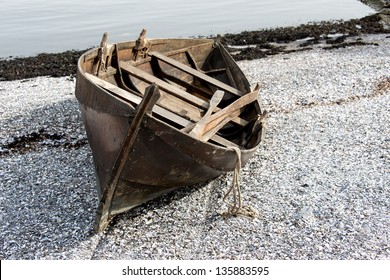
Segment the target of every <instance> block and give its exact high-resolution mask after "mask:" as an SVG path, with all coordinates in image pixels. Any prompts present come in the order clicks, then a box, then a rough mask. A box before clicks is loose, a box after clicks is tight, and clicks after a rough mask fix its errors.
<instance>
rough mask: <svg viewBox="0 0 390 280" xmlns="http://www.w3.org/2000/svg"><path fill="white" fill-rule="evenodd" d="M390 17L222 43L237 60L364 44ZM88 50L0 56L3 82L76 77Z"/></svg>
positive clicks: (244, 35) (247, 34)
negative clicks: (79, 63)
mask: <svg viewBox="0 0 390 280" xmlns="http://www.w3.org/2000/svg"><path fill="white" fill-rule="evenodd" d="M388 18H389V16H387V15H383V14H379V13H376V14H373V15H369V16H366V17H363V18H361V19H351V20H348V21H342V20H340V21H324V22H314V23H307V24H301V25H298V26H292V27H278V28H272V29H260V30H256V31H242V32H240V33H227V34H224V35H223V36H222V43H223V44H224V45H225V46H226V47H227V49H228V50H229V51H230V52H231V54H232V56H233V58H234V59H235V60H236V61H240V60H252V59H258V58H264V57H267V56H270V55H275V54H280V53H289V52H296V51H304V50H310V49H313V48H316V47H321V48H343V47H346V46H350V45H364V44H365V42H364V40H362V39H361V38H359V36H362V35H366V34H390V26H389V24H387V23H386V21H387V20H388ZM388 22H390V20H389V21H388ZM97 40H98V38H97ZM88 49H90V48H87V49H82V50H68V51H65V52H61V53H40V54H37V55H36V56H30V57H11V58H0V81H12V80H19V79H28V78H33V77H38V76H50V77H64V76H75V75H76V72H77V60H78V58H79V57H80V56H81V55H82V54H83V53H84V52H86V51H87V50H88Z"/></svg>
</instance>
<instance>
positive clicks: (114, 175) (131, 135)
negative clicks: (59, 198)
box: [95, 84, 160, 231]
mask: <svg viewBox="0 0 390 280" xmlns="http://www.w3.org/2000/svg"><path fill="white" fill-rule="evenodd" d="M159 98H160V92H159V90H158V87H157V86H156V85H155V84H152V85H151V86H149V87H148V88H147V89H146V91H145V95H144V97H143V98H142V100H141V102H140V103H139V104H138V106H137V108H136V111H135V115H134V119H133V122H132V123H131V125H130V126H129V129H128V130H127V133H126V136H125V138H124V141H123V143H122V148H121V149H120V150H119V154H118V156H117V159H116V161H115V163H114V166H113V167H112V171H111V173H110V177H109V180H108V183H107V188H106V189H105V191H104V192H103V195H102V198H101V200H100V204H99V211H98V215H97V217H96V225H95V226H96V229H97V231H102V230H103V229H104V228H106V227H107V225H108V223H109V222H110V219H111V217H110V214H109V213H110V207H111V203H112V198H113V195H114V192H115V189H116V187H117V185H118V180H119V177H120V175H121V173H122V170H123V168H124V166H125V164H126V161H127V158H128V157H129V154H130V152H131V149H132V147H133V145H134V143H135V140H136V138H137V135H138V130H139V127H140V126H141V122H142V119H143V118H144V116H145V115H146V114H147V113H149V112H151V111H152V108H153V106H154V105H155V104H156V102H157V100H158V99H159Z"/></svg>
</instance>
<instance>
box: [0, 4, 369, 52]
mask: <svg viewBox="0 0 390 280" xmlns="http://www.w3.org/2000/svg"><path fill="white" fill-rule="evenodd" d="M0 1H1V2H0V39H1V43H0V57H8V56H29V55H34V54H37V53H40V52H61V51H65V50H69V49H84V48H88V47H91V46H95V45H97V44H99V42H100V40H101V36H102V34H103V32H105V31H107V32H108V33H109V41H111V42H115V41H125V40H129V39H135V38H137V37H138V35H139V33H140V31H141V29H142V28H144V27H145V28H147V29H148V37H150V38H152V37H153V38H156V37H189V36H198V35H201V36H208V35H216V34H218V33H220V34H225V33H228V32H240V31H243V30H257V29H261V28H270V27H277V26H287V25H298V24H301V23H307V22H310V21H321V20H338V19H344V20H346V19H350V18H360V17H363V16H366V15H368V14H370V13H373V11H374V10H372V9H371V8H369V7H368V6H366V5H364V4H362V3H361V2H360V1H358V0H296V1H291V0H249V1H248V0H247V1H243V0H197V1H190V2H189V1H187V2H186V1H184V0H163V1H157V0H143V1H142V0H141V1H134V0H110V1H108V0H82V1H80V0H77V1H76V0H51V1H45V0H0ZM292 2H293V4H292Z"/></svg>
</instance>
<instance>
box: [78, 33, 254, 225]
mask: <svg viewBox="0 0 390 280" xmlns="http://www.w3.org/2000/svg"><path fill="white" fill-rule="evenodd" d="M151 42H152V46H153V47H152V48H153V50H154V51H155V50H157V51H158V52H159V53H163V54H169V53H170V54H172V53H174V51H175V50H178V49H190V52H185V53H184V54H183V53H180V52H179V53H178V54H173V55H170V57H172V58H175V59H176V60H179V61H181V62H183V63H186V64H188V65H190V64H191V62H193V61H195V62H196V64H197V65H200V67H202V68H205V67H206V64H207V68H208V69H207V70H208V71H210V70H212V69H209V68H210V67H216V66H213V65H212V64H221V63H222V64H223V66H224V67H225V68H227V69H228V70H229V73H230V74H229V75H231V76H233V77H234V78H233V79H234V80H236V82H235V81H233V82H228V83H233V84H234V86H235V87H236V88H238V90H240V91H242V92H244V93H246V92H250V87H249V83H248V82H247V80H246V78H245V76H244V75H243V74H242V72H241V71H240V70H239V68H238V67H237V65H236V64H235V63H234V61H233V60H232V59H231V58H230V56H228V55H227V53H225V52H226V51H225V50H224V49H222V50H221V48H222V47H218V50H217V49H216V48H215V47H213V46H212V45H213V43H214V42H213V41H212V40H206V39H204V40H200V39H199V40H197V39H194V40H191V39H182V40H180V39H172V40H151ZM134 46H135V42H125V43H119V44H116V45H114V46H110V48H109V49H108V50H107V51H108V52H111V56H108V58H107V60H106V61H107V62H108V64H109V65H110V68H109V69H107V71H105V72H101V73H99V74H96V73H94V71H96V64H97V63H98V61H99V58H98V53H99V52H98V51H97V50H96V49H95V50H91V51H89V52H88V53H86V54H84V55H83V56H82V57H81V58H80V60H79V65H78V75H77V85H76V97H77V99H78V100H79V102H80V105H81V106H80V108H81V112H82V117H83V121H84V124H85V128H86V131H87V136H88V141H89V144H90V147H91V150H92V153H93V160H94V165H95V170H96V178H97V186H98V193H99V199H100V200H101V205H100V206H99V208H100V209H99V210H98V213H99V214H98V221H97V224H98V227H97V229H98V230H99V231H100V230H103V229H104V228H105V226H107V224H108V222H109V220H110V219H111V218H112V217H113V216H114V215H116V214H118V213H120V212H123V211H126V210H128V209H131V208H133V207H135V206H137V205H140V204H142V203H144V202H146V201H148V200H150V199H153V198H155V197H157V196H160V195H162V194H164V193H166V192H169V191H171V190H174V189H177V188H179V187H183V186H188V185H194V184H198V183H201V182H205V181H207V180H210V179H213V178H215V177H217V176H219V175H221V174H223V173H225V172H228V171H232V170H234V168H235V166H236V162H237V154H236V151H234V150H233V149H231V148H230V147H227V146H223V145H221V143H218V141H216V142H215V141H214V140H213V139H217V138H215V137H219V139H221V138H222V137H221V136H218V135H216V136H215V137H214V138H211V139H210V140H208V141H207V142H206V141H199V139H196V138H194V137H192V136H190V135H189V134H188V133H186V132H185V131H183V127H180V124H177V123H171V122H170V120H167V119H164V117H161V116H160V117H159V116H158V115H157V114H154V111H153V113H150V112H149V114H145V115H144V117H142V121H141V122H140V123H139V127H138V128H137V129H136V133H133V135H132V136H133V138H134V139H133V141H132V142H131V143H132V144H131V147H129V152H128V154H126V159H125V162H124V163H123V165H122V166H121V167H120V171H119V172H118V171H117V170H113V169H115V166H119V165H118V157H119V155H120V153H121V151H122V150H123V148H124V147H123V146H124V141H125V138H126V137H127V136H126V134H127V133H128V130H129V129H130V126H131V125H132V123H133V118H134V117H135V115H136V109H135V108H136V107H137V106H136V104H132V103H131V102H129V101H128V100H123V99H122V98H121V97H120V96H117V95H115V93H113V92H110V91H109V90H106V89H104V88H102V87H101V86H99V85H97V84H96V83H95V82H94V81H92V80H91V79H90V76H88V74H87V73H89V74H93V75H95V76H98V77H100V78H101V79H102V80H104V81H107V82H109V83H110V84H112V85H114V86H118V87H122V88H123V87H125V88H126V89H127V90H129V91H134V93H136V94H141V97H142V93H143V91H144V90H145V89H146V88H147V86H148V83H147V82H145V80H140V79H138V78H136V77H133V76H132V75H131V74H128V73H124V70H123V69H122V71H120V69H121V67H120V64H121V63H130V62H131V61H132V60H133V59H134V57H133V56H134V52H132V51H131V50H132V49H133V48H134ZM214 51H218V54H212V52H214ZM187 53H190V54H191V56H192V58H191V59H190V61H189V62H188V60H187V59H183V56H186V54H187ZM213 55H214V56H220V58H217V59H215V60H216V61H215V62H213V61H211V60H213V59H214V58H210V57H212V56H213ZM221 56H222V57H221ZM210 59H211V60H210ZM219 59H221V60H222V61H219ZM131 63H132V64H133V65H136V67H137V68H140V69H142V70H143V71H145V72H147V73H154V72H155V70H154V69H152V68H153V67H155V66H153V65H152V62H151V59H150V58H148V57H146V58H144V59H142V58H141V59H139V60H138V62H137V63H133V62H131ZM158 66H159V67H161V68H164V69H163V71H164V72H163V73H169V74H170V75H172V76H176V77H177V76H178V74H177V72H178V71H177V70H176V69H173V68H172V67H170V66H169V65H168V64H165V63H160V64H159V65H158ZM179 72H180V71H179ZM111 73H113V74H111ZM118 73H119V74H118ZM183 75H186V74H183ZM218 76H220V77H218ZM225 76H226V75H222V74H221V73H217V75H215V76H214V77H213V78H215V79H218V80H221V81H222V82H224V83H226V81H225V80H224V79H226V77H225ZM160 78H161V77H160ZM161 79H162V80H166V78H164V79H163V78H161ZM181 79H183V80H184V81H185V80H186V79H187V82H188V84H191V83H193V82H198V81H195V78H191V77H190V78H188V77H184V76H183V77H182V78H181ZM230 79H232V78H231V77H230ZM175 82H176V81H175ZM122 83H123V84H124V85H121V84H122ZM171 84H174V83H172V82H171ZM201 86H202V85H201ZM178 87H181V88H183V85H178ZM129 88H130V89H129ZM207 90H210V89H207ZM137 91H139V92H137ZM160 91H162V94H165V90H162V89H161V88H160ZM186 91H187V92H191V91H192V90H189V89H188V88H187V89H186ZM202 98H203V99H205V100H207V98H205V97H202ZM229 102H230V101H229V100H226V101H225V103H226V104H228V103H229ZM157 104H158V105H157V106H164V104H163V98H160V99H159V101H157ZM168 106H169V103H168ZM191 106H192V105H191ZM245 111H246V112H247V114H248V115H250V116H248V119H249V118H253V116H256V115H260V114H261V109H260V106H259V104H258V101H257V100H256V101H255V102H253V103H251V104H250V108H246V109H245ZM196 112H197V111H196ZM200 112H202V110H200ZM242 114H243V115H244V114H245V112H243V113H242ZM185 117H187V116H185ZM244 117H245V116H244ZM191 118H192V117H188V118H187V119H186V120H187V121H189V122H191V120H192V119H191ZM193 118H195V117H193ZM182 119H183V118H182ZM192 121H193V120H192ZM193 122H194V121H193ZM227 126H229V125H227ZM229 129H230V130H232V128H229V127H228V129H227V130H229ZM233 129H234V128H233ZM239 138H240V136H239V135H238V136H233V138H232V139H229V141H231V142H229V141H228V143H232V144H234V145H235V146H237V147H240V150H241V157H242V158H241V159H242V164H245V162H247V160H248V159H249V158H250V157H251V156H252V155H253V153H254V152H255V151H256V148H257V147H258V145H259V143H260V132H259V135H256V139H255V141H254V142H253V144H252V145H251V146H249V147H244V146H241V144H240V143H239ZM241 138H242V137H241ZM257 138H258V139H257ZM246 145H248V143H247V144H246ZM119 160H120V159H119ZM116 164H117V165H116ZM113 172H117V173H118V178H117V180H116V181H115V180H114V181H115V184H114V185H115V186H112V187H111V190H110V191H111V194H108V192H109V191H108V190H107V188H108V186H109V185H110V183H112V182H111V181H110V180H112V177H113ZM107 204H109V206H107ZM104 207H105V208H104ZM104 209H105V210H104ZM102 212H103V213H102ZM105 212H106V213H105ZM102 217H103V218H102ZM102 219H103V220H104V221H102Z"/></svg>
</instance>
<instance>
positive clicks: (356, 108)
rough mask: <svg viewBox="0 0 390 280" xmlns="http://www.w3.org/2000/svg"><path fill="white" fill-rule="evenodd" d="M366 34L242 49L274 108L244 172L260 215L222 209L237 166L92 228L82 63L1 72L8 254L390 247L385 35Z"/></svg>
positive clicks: (161, 255)
mask: <svg viewBox="0 0 390 280" xmlns="http://www.w3.org/2000/svg"><path fill="white" fill-rule="evenodd" d="M364 42H366V43H367V44H365V45H354V46H346V47H342V48H337V49H323V48H312V49H310V50H305V51H299V52H292V53H281V54H277V55H273V56H269V57H265V58H262V59H255V60H251V61H248V60H243V61H239V62H238V64H239V66H240V67H241V69H242V70H243V71H244V73H245V74H246V76H247V77H248V79H249V81H250V83H251V84H252V85H255V84H256V83H257V82H261V83H262V88H261V90H260V95H259V98H260V101H261V104H262V105H263V107H264V108H265V109H266V110H267V111H268V112H269V117H268V120H267V126H266V128H267V130H266V135H265V138H264V141H263V143H262V145H261V147H260V148H259V150H258V151H257V153H256V155H255V156H254V157H253V158H252V159H251V160H250V161H249V162H248V163H247V164H246V165H245V166H243V168H242V170H241V176H240V184H241V191H242V197H243V203H244V204H247V205H250V206H252V207H253V208H255V209H256V210H257V212H258V213H259V215H258V217H257V218H255V219H249V218H245V217H230V218H225V217H223V215H222V213H223V212H224V211H226V209H227V205H226V203H224V202H223V196H224V194H225V193H226V192H227V190H228V188H229V186H230V184H231V181H232V180H233V173H228V174H226V175H224V176H221V177H219V178H217V179H215V180H213V181H211V182H207V183H204V184H202V185H198V186H190V187H187V188H185V189H182V190H178V191H175V192H173V193H170V194H167V195H164V196H162V197H160V198H158V199H156V200H153V201H150V202H148V203H146V204H144V205H142V206H140V207H137V208H135V209H132V210H130V211H128V212H126V213H123V214H120V215H118V216H117V217H116V218H115V219H114V221H113V222H112V223H111V224H110V226H109V228H108V229H107V230H106V231H105V232H104V233H100V234H96V233H94V231H93V225H94V217H95V211H96V208H97V205H98V198H97V191H96V188H95V185H96V182H95V176H94V168H93V162H92V153H91V151H90V149H89V146H88V143H87V138H86V134H85V130H84V127H83V124H82V122H81V116H80V111H79V105H78V102H77V100H76V98H75V95H74V89H75V77H74V76H67V77H45V76H43V77H36V78H28V79H22V80H14V81H0V124H1V130H0V259H8V260H10V259H18V260H20V259H23V260H31V259H39V260H44V259H61V260H69V259H71V260H91V259H93V260H110V259H113V260H130V259H143V260H149V259H157V260H169V259H175V260H180V259H184V260H194V259H196V260H204V259H233V260H234V259H240V260H246V259H252V260H253V259H271V260H279V259H283V260H285V259H295V260H308V259H316V260H324V259H327V260H340V259H357V260H360V259H370V260H378V259H390V169H389V168H390V124H389V123H390V74H389V73H390V72H389V69H390V37H389V35H388V34H377V35H364Z"/></svg>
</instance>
